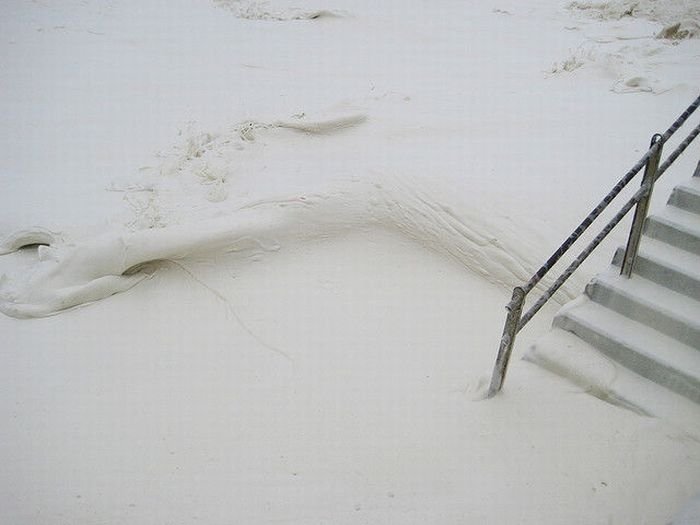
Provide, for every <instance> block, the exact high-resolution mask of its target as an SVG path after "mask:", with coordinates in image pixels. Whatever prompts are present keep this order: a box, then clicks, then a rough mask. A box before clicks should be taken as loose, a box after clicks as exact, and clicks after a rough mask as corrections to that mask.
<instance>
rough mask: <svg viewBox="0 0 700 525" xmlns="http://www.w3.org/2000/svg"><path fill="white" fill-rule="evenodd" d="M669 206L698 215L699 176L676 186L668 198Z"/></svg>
mask: <svg viewBox="0 0 700 525" xmlns="http://www.w3.org/2000/svg"><path fill="white" fill-rule="evenodd" d="M668 204H669V206H675V207H676V208H680V209H682V210H685V211H687V212H691V213H695V214H698V215H700V177H693V178H692V179H690V180H689V181H688V182H685V183H683V184H681V185H679V186H676V187H675V188H674V189H673V191H672V192H671V196H670V197H669V199H668Z"/></svg>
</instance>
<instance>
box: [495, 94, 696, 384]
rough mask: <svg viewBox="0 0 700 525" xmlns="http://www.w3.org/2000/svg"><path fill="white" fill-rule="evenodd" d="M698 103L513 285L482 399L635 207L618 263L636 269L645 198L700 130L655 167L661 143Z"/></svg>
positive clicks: (646, 205)
mask: <svg viewBox="0 0 700 525" xmlns="http://www.w3.org/2000/svg"><path fill="white" fill-rule="evenodd" d="M699 106H700V96H698V97H697V98H696V99H695V100H694V101H693V102H692V104H690V105H689V106H688V108H687V109H686V110H685V111H684V112H683V113H682V114H681V115H680V116H679V117H678V118H677V119H676V120H675V121H674V122H673V124H671V126H669V128H668V129H667V130H666V131H665V132H664V133H663V134H655V135H654V136H653V137H652V139H651V145H650V146H649V149H648V150H647V151H646V153H644V155H643V156H642V158H641V159H639V161H638V162H637V163H636V164H635V165H634V166H632V168H631V169H630V170H629V171H628V172H627V173H625V175H624V176H623V177H622V178H621V179H620V180H619V181H618V183H617V184H615V186H613V188H612V189H611V190H610V192H609V193H608V194H607V195H606V196H605V197H604V198H603V200H602V201H601V202H600V203H599V204H598V206H596V207H595V208H593V210H592V211H591V212H590V213H589V214H588V215H587V216H586V218H585V219H584V220H583V221H581V224H579V225H578V227H577V228H576V229H575V230H574V231H573V232H572V233H571V234H570V235H569V236H568V237H567V238H566V239H565V240H564V242H563V243H562V244H561V245H560V246H559V248H558V249H557V250H556V251H555V252H554V253H553V254H552V255H551V256H550V257H549V259H547V262H545V263H544V264H543V265H542V266H541V267H540V269H539V270H537V271H536V272H535V273H534V275H533V276H532V277H531V278H530V280H529V281H528V282H527V283H525V284H524V285H522V286H516V287H515V288H514V289H513V294H512V296H511V299H510V301H509V302H508V304H507V305H506V310H507V312H508V313H507V315H506V321H505V324H504V326H503V334H502V335H501V342H500V345H499V348H498V355H497V356H496V363H495V364H494V368H493V374H492V376H491V383H490V385H489V389H488V392H487V394H486V397H493V396H495V395H496V394H497V393H498V392H500V391H501V388H503V383H504V381H505V376H506V371H507V369H508V363H509V361H510V356H511V353H512V351H513V344H514V343H515V337H516V335H517V334H518V332H520V330H522V329H523V327H524V326H525V325H526V324H527V323H528V322H529V321H530V319H532V318H533V317H534V315H535V314H536V313H537V312H539V310H540V309H541V308H542V307H543V306H544V305H545V303H546V302H547V301H548V300H549V299H550V298H551V297H552V296H553V295H554V294H555V293H556V291H557V290H558V289H559V288H560V287H561V286H562V285H563V284H564V283H565V282H566V280H567V279H568V278H569V277H570V276H571V275H572V274H573V273H574V271H576V269H577V268H578V267H579V266H581V264H582V263H583V261H585V260H586V258H587V257H588V256H589V255H590V254H591V253H593V251H594V250H595V249H596V247H598V245H599V244H600V243H601V242H602V241H603V239H605V237H607V235H608V234H609V233H610V232H611V231H612V230H613V228H614V227H615V226H617V224H619V223H620V221H622V219H623V218H624V217H625V216H626V215H627V213H629V211H630V210H631V209H632V208H633V207H635V206H636V209H635V215H634V219H633V221H632V226H631V228H630V234H629V237H628V241H627V247H626V249H625V256H624V259H623V263H622V269H621V274H622V275H625V276H627V277H630V276H631V274H632V270H633V268H634V263H635V261H636V257H637V250H638V249H639V240H640V238H641V234H642V230H643V226H644V221H645V219H646V216H647V212H648V208H649V201H650V199H651V194H652V191H653V189H654V183H655V182H656V181H657V180H658V179H659V177H661V175H663V173H664V172H665V171H666V170H667V169H668V168H669V166H671V164H673V162H674V161H675V160H676V159H677V158H678V157H679V156H680V155H681V153H683V151H685V149H686V148H687V147H688V146H689V145H690V143H691V142H693V140H695V138H696V137H697V136H698V134H700V124H698V125H697V126H695V128H693V130H691V132H690V133H689V134H688V135H687V136H686V138H685V139H684V140H683V141H682V142H681V143H680V144H679V145H678V146H677V147H676V149H675V150H674V151H673V152H672V153H671V154H670V155H669V156H668V157H667V159H666V160H665V161H664V163H663V164H662V165H661V167H659V162H660V158H661V152H662V150H663V146H664V144H665V143H666V142H667V141H668V140H669V139H670V138H671V136H672V135H673V134H674V133H675V132H676V131H677V130H678V129H679V128H680V127H681V126H682V125H683V124H684V123H685V122H686V120H688V118H689V117H690V116H691V115H692V114H693V113H694V112H695V110H696V109H698V107H699ZM643 167H644V168H645V170H644V176H643V179H642V183H641V187H640V188H639V189H638V190H637V192H636V193H635V194H634V195H633V196H632V198H630V199H629V200H628V201H627V202H626V203H625V204H624V205H623V206H622V208H620V210H619V211H618V212H617V213H616V214H615V216H614V217H613V218H612V219H611V220H610V221H609V222H608V223H607V224H606V225H605V226H604V227H603V229H602V230H601V231H600V233H598V235H596V237H595V238H594V239H593V240H592V241H591V242H590V243H589V244H588V246H586V247H585V248H584V249H583V250H582V251H581V253H580V254H579V255H578V256H577V257H576V259H575V260H574V261H573V262H572V263H571V264H570V265H569V266H568V267H567V268H566V269H565V270H564V271H563V272H562V273H561V275H559V277H558V278H557V279H556V280H555V281H554V283H552V285H551V286H550V287H549V288H548V289H547V290H546V291H545V292H544V293H543V294H542V296H541V297H540V298H539V299H538V300H537V301H536V302H535V303H534V304H533V306H532V307H531V308H530V309H529V310H528V311H527V312H526V313H525V314H524V315H523V313H522V311H523V307H524V305H525V299H526V298H527V295H528V294H529V293H530V292H531V291H532V290H533V289H534V288H535V287H536V286H537V284H538V283H539V282H540V281H541V280H542V279H543V278H544V276H545V275H546V274H547V273H548V272H549V271H550V270H551V269H552V267H553V266H554V265H555V264H556V263H557V262H558V261H559V260H560V259H561V258H562V256H563V255H564V254H565V253H566V252H567V251H568V250H569V248H571V246H572V245H573V244H574V243H575V242H576V241H577V240H578V239H579V237H581V235H582V234H583V233H584V232H585V231H586V230H587V229H588V227H589V226H590V225H591V224H592V223H593V221H595V220H596V219H597V218H598V217H599V216H600V214H601V213H602V212H603V211H604V210H605V209H606V208H607V207H608V205H609V204H610V203H611V202H612V201H613V199H614V198H615V197H617V196H618V195H619V193H620V192H621V191H622V190H623V189H624V188H625V187H626V186H627V185H628V184H629V183H630V181H631V180H632V179H633V178H634V177H635V176H636V175H637V173H639V172H640V171H641V169H642V168H643Z"/></svg>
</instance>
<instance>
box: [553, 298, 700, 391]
mask: <svg viewBox="0 0 700 525" xmlns="http://www.w3.org/2000/svg"><path fill="white" fill-rule="evenodd" d="M553 325H554V326H555V327H558V328H562V329H564V330H567V331H569V332H572V333H573V334H575V335H577V336H578V337H579V338H581V339H582V340H584V341H585V342H587V343H588V344H590V345H592V346H594V347H595V348H597V349H598V350H599V351H601V352H602V353H604V354H605V355H607V356H608V357H610V358H611V359H613V360H614V361H617V362H618V363H620V364H621V365H623V366H625V367H626V368H628V369H630V370H632V371H633V372H635V373H637V374H639V375H641V376H642V377H646V378H647V379H649V380H651V381H654V382H655V383H658V384H660V385H662V386H665V387H666V388H668V389H669V390H672V391H674V392H676V393H678V394H680V395H682V396H685V397H687V398H688V399H690V400H691V401H694V402H696V403H700V352H699V351H698V350H696V349H694V348H691V347H689V346H687V345H684V344H682V343H680V342H678V341H676V340H675V339H672V338H670V337H668V336H665V335H663V334H660V333H659V332H657V331H656V330H654V329H653V328H650V327H648V326H646V325H644V324H642V323H639V322H637V321H633V320H631V319H629V318H627V317H625V316H623V315H620V314H619V313H617V312H614V311H613V310H611V309H609V308H606V307H604V306H602V305H600V304H597V303H595V302H593V301H591V300H590V299H588V298H587V297H581V298H579V299H576V300H574V301H572V302H571V303H569V305H567V306H565V307H564V308H562V309H561V310H560V312H559V314H557V316H556V317H555V318H554V323H553Z"/></svg>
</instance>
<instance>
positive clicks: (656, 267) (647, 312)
mask: <svg viewBox="0 0 700 525" xmlns="http://www.w3.org/2000/svg"><path fill="white" fill-rule="evenodd" d="M623 256H624V248H619V249H618V250H617V252H616V253H615V256H614V258H613V261H612V266H611V268H610V269H609V270H608V271H606V272H604V273H601V274H599V275H598V276H596V277H595V278H594V279H593V280H592V281H591V282H590V283H589V284H588V285H587V286H586V289H585V294H584V296H583V297H582V298H579V299H577V300H575V301H573V302H572V303H570V304H569V305H567V306H565V307H564V308H562V309H561V310H560V312H559V313H558V314H557V315H556V317H555V318H554V322H553V326H554V327H555V329H557V328H559V329H562V330H566V331H568V332H572V333H573V334H575V335H576V336H577V337H578V338H580V339H582V340H583V341H585V342H586V343H588V344H589V345H591V346H593V347H595V348H596V349H597V350H599V351H600V352H602V353H603V354H605V355H606V356H607V357H609V358H610V359H612V360H614V361H616V362H617V363H619V364H621V365H623V366H624V367H626V368H628V369H629V370H631V371H633V372H635V373H637V374H639V375H641V376H643V377H645V378H647V379H649V380H651V381H653V382H655V383H658V384H659V385H662V386H664V387H666V388H668V389H669V390H672V391H674V392H676V393H677V394H680V395H682V396H685V397H686V398H688V399H690V400H692V401H694V402H696V403H698V404H700V163H698V167H697V168H696V170H695V173H694V175H693V177H692V178H691V179H690V180H689V181H687V182H685V183H683V184H681V185H679V186H677V187H676V188H675V189H674V190H673V192H672V194H671V197H670V198H669V200H668V204H667V205H666V207H665V209H664V210H663V211H662V212H660V213H659V214H658V215H652V216H649V217H648V218H647V220H646V223H645V226H644V235H643V236H642V241H641V245H640V249H639V254H638V256H637V260H636V263H635V266H634V270H633V274H632V277H630V278H627V277H625V276H621V275H620V268H619V267H620V265H621V264H622V259H623ZM536 347H537V345H535V348H534V349H533V351H534V352H537V348H536ZM531 360H533V361H535V362H537V361H538V360H540V359H531ZM549 368H551V366H550V367H549Z"/></svg>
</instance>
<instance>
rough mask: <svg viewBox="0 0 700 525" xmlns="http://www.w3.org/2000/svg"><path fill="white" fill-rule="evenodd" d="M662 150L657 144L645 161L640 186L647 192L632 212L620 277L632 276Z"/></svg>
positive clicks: (655, 139) (657, 137)
mask: <svg viewBox="0 0 700 525" xmlns="http://www.w3.org/2000/svg"><path fill="white" fill-rule="evenodd" d="M661 138H662V137H661V135H659V134H658V133H657V134H656V135H654V136H653V137H651V144H650V147H654V146H655V145H656V144H657V143H658V142H659V141H660V140H661ZM662 149H663V144H659V146H658V148H657V149H656V151H655V152H654V154H653V155H651V156H650V157H649V160H648V161H647V164H646V167H645V169H644V177H643V178H642V186H646V187H647V188H648V190H647V192H646V195H645V196H644V197H642V198H641V199H639V202H638V203H637V207H636V208H635V210H634V219H632V228H631V229H630V235H629V238H628V239H627V247H626V248H625V257H624V259H623V261H622V268H621V269H620V275H625V276H626V277H631V276H632V270H633V269H634V263H635V261H636V259H637V252H638V251H639V242H640V240H641V238H642V232H643V231H644V221H645V220H646V218H647V213H648V211H649V202H650V201H651V193H652V191H653V189H654V183H655V182H656V171H657V170H658V168H659V161H660V159H661V150H662Z"/></svg>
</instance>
